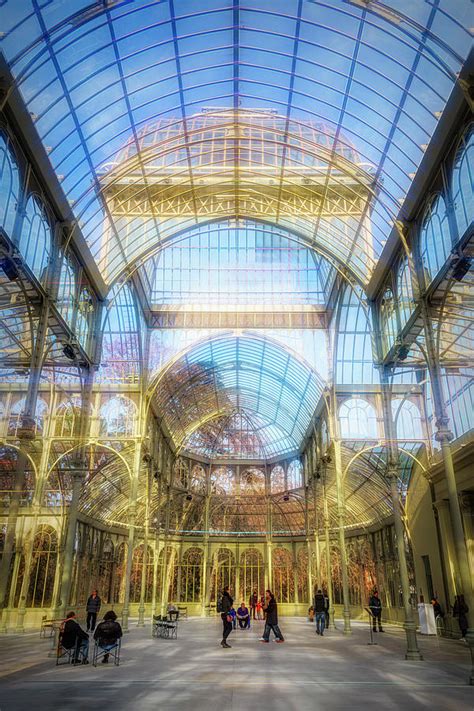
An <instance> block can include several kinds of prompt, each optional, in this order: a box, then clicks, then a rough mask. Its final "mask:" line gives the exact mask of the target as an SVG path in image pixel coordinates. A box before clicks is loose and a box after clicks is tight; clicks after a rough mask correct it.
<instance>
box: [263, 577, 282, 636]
mask: <svg viewBox="0 0 474 711" xmlns="http://www.w3.org/2000/svg"><path fill="white" fill-rule="evenodd" d="M263 609H264V610H265V629H264V631H263V637H262V639H261V640H260V641H261V642H264V643H265V644H268V642H269V641H270V631H271V630H273V634H274V635H275V637H276V639H275V642H278V643H280V644H281V643H282V642H284V641H285V640H284V638H283V635H282V633H281V630H280V628H279V626H278V607H277V602H276V600H275V596H274V594H273V593H272V592H271V590H266V591H265V605H264V606H263Z"/></svg>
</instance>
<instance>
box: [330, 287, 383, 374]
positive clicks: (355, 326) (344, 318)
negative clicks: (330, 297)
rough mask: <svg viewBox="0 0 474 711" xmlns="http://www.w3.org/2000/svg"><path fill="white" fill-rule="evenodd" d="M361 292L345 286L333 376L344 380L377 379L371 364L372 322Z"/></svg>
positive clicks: (375, 371)
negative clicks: (334, 373)
mask: <svg viewBox="0 0 474 711" xmlns="http://www.w3.org/2000/svg"><path fill="white" fill-rule="evenodd" d="M363 299H364V296H363V295H362V294H358V293H356V292H355V290H354V289H352V288H351V287H350V286H347V287H346V288H345V290H344V294H343V297H342V305H341V308H340V312H339V325H338V333H337V337H336V349H335V350H336V379H337V382H338V383H345V384H356V383H357V384H362V383H367V384H372V383H378V382H379V377H378V372H377V370H376V369H375V368H374V364H373V353H372V339H371V324H370V321H369V319H368V317H367V312H366V309H365V308H364V303H363Z"/></svg>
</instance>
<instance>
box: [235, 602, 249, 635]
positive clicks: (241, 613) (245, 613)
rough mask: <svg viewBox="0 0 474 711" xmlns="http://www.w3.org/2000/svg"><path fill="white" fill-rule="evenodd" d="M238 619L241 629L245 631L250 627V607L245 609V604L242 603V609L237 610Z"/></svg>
mask: <svg viewBox="0 0 474 711" xmlns="http://www.w3.org/2000/svg"><path fill="white" fill-rule="evenodd" d="M237 619H238V621H239V627H240V629H242V630H244V629H245V628H246V627H250V613H249V610H248V607H245V602H241V603H240V607H239V609H238V610H237Z"/></svg>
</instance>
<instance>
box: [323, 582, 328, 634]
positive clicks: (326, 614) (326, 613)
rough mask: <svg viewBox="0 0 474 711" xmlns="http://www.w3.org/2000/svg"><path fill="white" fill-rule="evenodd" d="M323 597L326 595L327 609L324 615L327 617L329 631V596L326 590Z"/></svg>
mask: <svg viewBox="0 0 474 711" xmlns="http://www.w3.org/2000/svg"><path fill="white" fill-rule="evenodd" d="M323 595H324V601H325V608H324V613H325V617H326V620H325V622H326V629H327V630H328V629H329V595H328V594H327V592H326V590H323Z"/></svg>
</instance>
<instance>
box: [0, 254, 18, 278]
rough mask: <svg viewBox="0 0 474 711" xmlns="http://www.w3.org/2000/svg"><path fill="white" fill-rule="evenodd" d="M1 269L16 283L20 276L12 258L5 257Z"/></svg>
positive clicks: (0, 264)
mask: <svg viewBox="0 0 474 711" xmlns="http://www.w3.org/2000/svg"><path fill="white" fill-rule="evenodd" d="M0 267H1V268H2V269H3V271H4V272H5V276H6V277H7V279H8V280H9V281H16V280H17V279H18V277H19V276H20V274H19V272H18V269H17V266H16V264H15V262H14V261H13V259H12V258H11V257H4V258H3V259H2V260H0Z"/></svg>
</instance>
